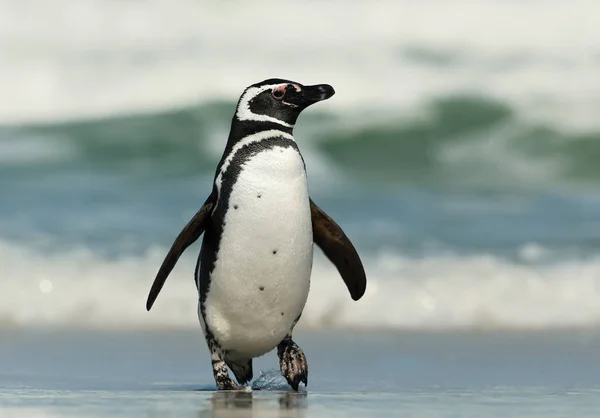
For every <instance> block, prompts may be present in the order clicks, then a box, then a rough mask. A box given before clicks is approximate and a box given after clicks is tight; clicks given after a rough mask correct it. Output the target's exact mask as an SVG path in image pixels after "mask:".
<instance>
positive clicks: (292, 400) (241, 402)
mask: <svg viewBox="0 0 600 418" xmlns="http://www.w3.org/2000/svg"><path fill="white" fill-rule="evenodd" d="M267 393H268V394H269V395H271V394H272V395H276V402H274V401H275V399H273V397H271V396H267V397H264V396H260V394H258V395H257V394H255V393H253V392H243V391H231V392H229V391H217V392H215V393H213V395H212V398H211V400H210V403H211V405H210V407H209V408H210V409H209V410H208V411H207V410H204V411H202V412H200V415H199V417H200V418H208V417H213V418H238V417H239V418H246V417H253V418H271V417H273V418H302V417H304V416H305V412H306V408H307V398H306V392H280V393H278V394H275V393H273V392H270V393H269V392H267Z"/></svg>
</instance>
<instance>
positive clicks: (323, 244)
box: [310, 199, 367, 300]
mask: <svg viewBox="0 0 600 418" xmlns="http://www.w3.org/2000/svg"><path fill="white" fill-rule="evenodd" d="M310 214H311V217H312V228H313V240H314V242H315V244H317V245H318V246H319V247H320V248H321V250H323V253H325V255H326V256H327V258H328V259H329V260H330V261H331V262H332V263H333V264H334V265H335V267H336V268H337V270H338V272H339V273H340V275H341V276H342V279H343V280H344V283H346V287H347V288H348V290H349V291H350V296H352V299H354V300H359V299H360V298H361V297H362V296H363V295H364V293H365V290H366V288H367V276H366V274H365V269H364V268H363V265H362V262H361V260H360V257H359V256H358V253H357V252H356V249H355V248H354V245H352V242H350V240H349V239H348V237H347V236H346V234H345V233H344V231H343V230H342V228H340V226H339V225H338V224H337V223H335V221H334V220H333V219H331V218H330V217H329V216H328V215H327V214H326V213H325V212H323V210H322V209H321V208H319V207H318V206H317V205H316V204H315V202H313V201H312V199H311V200H310Z"/></svg>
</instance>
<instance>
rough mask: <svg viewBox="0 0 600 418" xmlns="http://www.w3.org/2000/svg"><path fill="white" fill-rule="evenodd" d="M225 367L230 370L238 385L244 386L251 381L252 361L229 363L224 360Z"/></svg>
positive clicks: (229, 361)
mask: <svg viewBox="0 0 600 418" xmlns="http://www.w3.org/2000/svg"><path fill="white" fill-rule="evenodd" d="M225 362H226V363H227V366H229V368H230V369H231V371H232V372H233V374H234V375H235V380H237V382H238V383H239V384H240V385H245V384H246V383H248V382H249V381H251V380H252V376H253V372H252V359H250V360H247V361H243V360H242V361H239V360H238V361H235V362H234V361H231V360H225Z"/></svg>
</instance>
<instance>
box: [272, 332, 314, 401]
mask: <svg viewBox="0 0 600 418" xmlns="http://www.w3.org/2000/svg"><path fill="white" fill-rule="evenodd" d="M277 356H279V367H280V369H281V374H282V375H283V377H285V379H286V380H287V382H288V383H289V384H290V386H291V387H292V389H294V390H295V391H297V390H298V385H299V384H300V382H304V386H307V385H308V364H307V363H306V356H305V355H304V352H303V351H302V349H301V348H300V347H298V344H296V343H295V342H294V340H292V336H291V335H288V336H287V337H285V338H284V339H283V341H281V342H280V343H279V344H278V345H277Z"/></svg>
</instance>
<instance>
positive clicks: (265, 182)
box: [146, 78, 367, 391]
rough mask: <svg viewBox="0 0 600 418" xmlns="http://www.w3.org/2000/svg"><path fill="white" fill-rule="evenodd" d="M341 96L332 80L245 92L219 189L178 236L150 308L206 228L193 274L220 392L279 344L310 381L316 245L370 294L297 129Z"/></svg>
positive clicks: (294, 370)
mask: <svg viewBox="0 0 600 418" xmlns="http://www.w3.org/2000/svg"><path fill="white" fill-rule="evenodd" d="M334 94H335V91H334V89H333V87H332V86H330V85H328V84H319V85H312V86H305V85H302V84H300V83H298V82H294V81H289V80H284V79H278V78H273V79H268V80H264V81H262V82H259V83H256V84H253V85H251V86H249V87H247V88H246V89H245V90H244V91H243V93H242V95H241V97H240V98H239V101H238V103H237V107H236V110H235V113H234V116H233V118H232V122H231V130H230V134H229V138H228V140H227V144H226V146H225V150H224V152H223V155H222V157H221V160H220V161H219V163H218V165H217V168H216V171H215V176H214V182H213V187H212V192H211V194H210V195H209V196H208V198H207V199H206V201H205V202H204V204H203V206H202V208H201V209H200V210H199V211H198V212H197V213H196V214H195V215H194V216H193V218H192V219H191V220H190V221H189V222H188V224H187V225H186V226H185V227H184V228H183V230H182V231H181V232H180V233H179V235H178V236H177V238H176V239H175V241H174V242H173V244H172V246H171V248H170V250H169V252H168V253H167V255H166V257H165V259H164V261H163V263H162V265H161V266H160V268H159V270H158V273H157V275H156V277H155V279H154V282H153V284H152V287H151V289H150V293H149V295H148V299H147V303H146V309H147V310H148V311H150V309H151V308H152V305H153V304H154V302H155V300H156V298H157V296H158V294H159V292H160V291H161V289H162V287H163V285H164V283H165V281H166V279H167V277H168V276H169V274H170V272H171V271H172V269H173V268H174V266H175V264H176V263H177V260H178V259H179V257H180V256H181V254H182V253H183V252H184V251H185V250H186V248H188V247H189V246H190V245H191V244H192V243H194V242H195V241H196V240H198V238H200V236H201V235H202V234H204V237H203V239H202V245H201V249H200V254H199V257H198V261H197V264H196V269H195V275H194V277H195V282H196V288H197V291H198V296H199V302H198V319H199V321H200V326H201V328H202V331H203V333H204V336H205V339H206V343H207V345H208V349H209V351H210V354H211V360H212V368H213V375H214V379H215V383H216V385H217V389H218V390H239V389H241V388H243V387H244V385H245V384H247V383H248V382H250V381H251V380H252V377H253V372H252V359H254V358H256V357H260V356H262V355H264V354H266V353H268V352H270V351H272V350H274V349H275V348H277V355H278V357H279V363H280V370H281V374H282V375H283V376H284V377H285V379H286V380H287V382H288V384H289V385H290V386H291V387H292V389H293V390H295V391H298V387H299V384H300V382H303V383H304V385H305V387H306V386H307V385H308V364H307V362H306V356H305V355H304V352H303V351H302V349H301V348H300V347H299V346H298V345H297V344H296V343H295V342H294V340H293V338H292V332H293V330H294V327H295V325H296V323H297V322H298V320H299V319H300V316H301V315H302V311H303V309H304V306H305V304H306V301H307V298H308V293H309V287H310V276H311V269H312V264H313V251H314V244H317V246H318V247H320V248H321V250H322V251H323V253H324V254H325V256H326V257H327V258H328V259H329V260H330V261H331V262H332V263H333V264H334V265H335V266H336V268H337V270H338V272H339V274H340V275H341V278H342V279H343V281H344V282H345V284H346V287H347V289H348V291H349V293H350V296H351V298H352V299H353V300H359V299H360V298H361V297H362V296H363V294H364V293H365V290H366V285H367V279H366V274H365V271H364V268H363V264H362V262H361V259H360V257H359V255H358V253H357V251H356V249H355V247H354V245H353V244H352V243H351V242H350V240H349V239H348V237H347V236H346V234H345V233H344V231H343V230H342V229H341V228H340V226H339V225H338V224H337V223H336V222H335V221H334V220H333V219H332V218H331V217H329V216H328V215H327V214H326V213H325V212H324V211H323V210H322V209H321V208H320V207H319V206H317V204H316V203H315V202H314V201H313V200H312V198H311V197H310V196H309V191H308V185H307V177H306V166H305V162H304V159H303V157H302V155H301V153H300V151H299V148H298V144H297V143H296V141H295V139H294V137H293V129H294V125H295V123H296V120H297V119H298V116H299V115H300V113H301V112H302V111H303V110H304V109H306V108H307V107H309V106H311V105H312V104H315V103H317V102H320V101H322V100H326V99H329V98H330V97H331V96H333V95H334ZM227 368H229V369H230V370H231V371H232V372H233V374H234V375H235V378H236V381H237V384H235V383H234V382H233V380H232V379H231V377H230V376H229V372H228V370H227Z"/></svg>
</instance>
